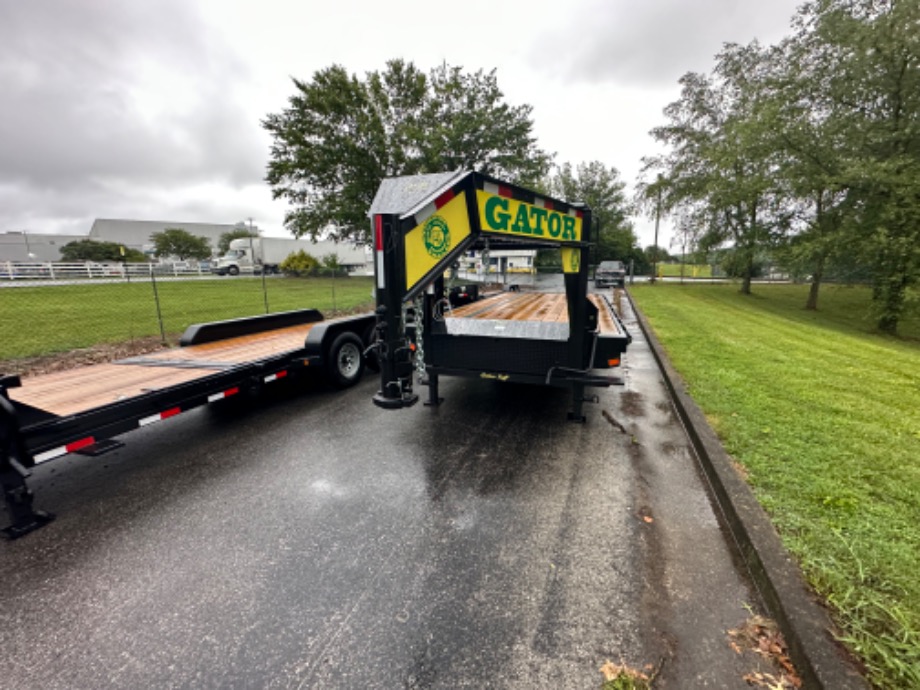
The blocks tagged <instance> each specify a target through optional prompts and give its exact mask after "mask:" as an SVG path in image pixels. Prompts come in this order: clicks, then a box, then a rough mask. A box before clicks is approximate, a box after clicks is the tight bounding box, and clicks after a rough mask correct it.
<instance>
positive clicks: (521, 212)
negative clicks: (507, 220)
mask: <svg viewBox="0 0 920 690" xmlns="http://www.w3.org/2000/svg"><path fill="white" fill-rule="evenodd" d="M527 210H528V207H527V206H526V205H524V204H521V205H520V206H518V211H517V217H516V218H515V219H514V225H512V226H511V230H512V232H520V233H523V234H525V235H531V234H533V231H532V230H531V229H530V223H528V222H527Z"/></svg>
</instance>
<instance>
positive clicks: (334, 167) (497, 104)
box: [262, 60, 550, 244]
mask: <svg viewBox="0 0 920 690" xmlns="http://www.w3.org/2000/svg"><path fill="white" fill-rule="evenodd" d="M293 81H294V87H295V94H294V95H293V96H291V97H290V99H289V101H288V107H287V108H286V109H284V110H282V111H281V112H280V113H275V114H270V115H268V116H267V117H266V118H265V119H264V120H263V122H262V126H263V127H264V128H265V129H266V130H267V131H268V132H269V134H270V135H271V136H272V146H271V153H270V160H269V164H268V170H267V174H266V178H265V179H266V181H267V182H268V183H269V185H270V186H271V187H272V194H273V196H274V198H276V199H279V198H280V199H285V200H286V201H287V202H288V203H289V204H290V205H291V207H292V208H291V209H290V210H288V211H287V212H286V213H285V220H284V223H285V227H287V228H288V229H289V230H290V231H291V232H292V233H293V234H294V235H295V236H297V237H301V236H304V235H306V236H309V237H311V238H313V239H316V238H317V237H319V236H321V235H323V236H329V237H331V238H332V239H335V240H338V241H352V242H358V243H365V244H366V243H368V242H369V240H370V228H369V223H368V221H367V212H368V209H369V208H370V205H371V202H372V201H373V198H374V195H375V194H376V191H377V188H378V187H379V185H380V181H381V180H382V179H383V178H384V177H387V176H394V175H411V174H418V173H430V172H444V171H449V170H455V169H457V168H460V167H462V168H475V169H477V170H480V171H481V172H484V173H488V174H493V175H496V176H499V177H502V178H503V179H507V180H508V181H509V182H513V183H524V184H528V183H531V182H534V181H536V180H539V179H540V178H541V177H543V176H544V175H545V174H546V172H547V170H548V167H549V163H550V156H548V155H547V154H546V153H545V152H543V151H542V150H540V149H539V148H538V147H537V145H536V140H535V139H534V137H533V135H532V133H531V130H532V126H533V123H532V121H531V107H530V106H529V105H522V106H511V105H509V104H507V103H505V102H504V95H503V94H502V92H501V90H500V89H499V88H498V83H497V77H496V73H495V71H494V70H493V71H492V72H483V71H481V70H480V71H478V72H475V73H465V72H463V70H462V69H461V68H459V67H450V66H448V65H446V64H444V65H441V66H440V67H438V68H437V69H435V70H433V71H432V72H431V74H430V76H426V75H425V74H424V73H423V72H421V71H420V70H419V69H418V68H416V67H415V65H413V64H412V63H411V62H405V61H403V60H391V61H389V62H388V63H387V65H386V68H385V69H384V70H383V71H381V72H369V73H368V74H366V75H365V78H364V79H361V78H359V77H357V76H354V75H349V74H348V72H347V71H346V70H345V68H344V67H341V66H339V65H333V66H331V67H327V68H325V69H322V70H320V71H318V72H316V73H315V74H314V75H313V79H312V80H311V81H300V80H297V79H294V80H293Z"/></svg>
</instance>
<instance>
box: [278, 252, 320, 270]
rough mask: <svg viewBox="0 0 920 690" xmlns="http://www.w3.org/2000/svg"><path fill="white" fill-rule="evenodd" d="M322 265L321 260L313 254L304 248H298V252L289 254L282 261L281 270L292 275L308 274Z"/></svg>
mask: <svg viewBox="0 0 920 690" xmlns="http://www.w3.org/2000/svg"><path fill="white" fill-rule="evenodd" d="M319 266H320V263H319V261H317V259H316V257H315V256H313V255H312V254H309V253H307V252H305V251H304V250H303V249H298V250H297V251H296V252H291V253H290V254H288V256H287V257H286V258H285V259H284V261H282V262H281V270H282V271H283V272H284V273H285V274H286V275H292V276H307V275H311V274H313V273H315V272H316V269H318V268H319Z"/></svg>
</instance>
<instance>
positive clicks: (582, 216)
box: [575, 211, 585, 218]
mask: <svg viewBox="0 0 920 690" xmlns="http://www.w3.org/2000/svg"><path fill="white" fill-rule="evenodd" d="M575 215H576V216H578V217H579V218H584V217H585V212H584V211H575Z"/></svg>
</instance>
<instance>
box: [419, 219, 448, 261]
mask: <svg viewBox="0 0 920 690" xmlns="http://www.w3.org/2000/svg"><path fill="white" fill-rule="evenodd" d="M423 233H424V234H423V239H424V240H425V250H426V251H427V252H428V253H429V254H430V255H431V256H432V257H434V258H435V259H440V258H441V257H442V256H444V255H445V254H447V250H448V249H450V228H448V227H447V221H445V220H444V219H443V218H441V216H432V217H431V218H429V219H428V222H427V223H425V229H424V231H423Z"/></svg>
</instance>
